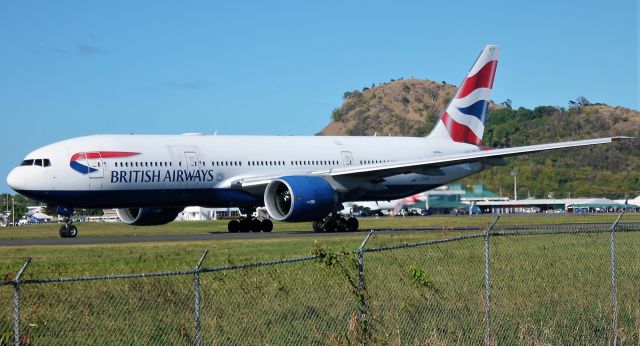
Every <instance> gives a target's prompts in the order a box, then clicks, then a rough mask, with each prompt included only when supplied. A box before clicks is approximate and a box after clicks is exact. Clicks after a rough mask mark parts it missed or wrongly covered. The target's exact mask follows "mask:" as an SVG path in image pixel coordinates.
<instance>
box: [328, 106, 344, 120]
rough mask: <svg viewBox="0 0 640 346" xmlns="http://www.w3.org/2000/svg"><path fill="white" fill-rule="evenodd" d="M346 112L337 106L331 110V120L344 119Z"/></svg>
mask: <svg viewBox="0 0 640 346" xmlns="http://www.w3.org/2000/svg"><path fill="white" fill-rule="evenodd" d="M343 115H344V114H342V111H341V110H340V108H335V109H334V110H333V111H332V112H331V120H333V121H336V122H337V121H340V120H342V117H343Z"/></svg>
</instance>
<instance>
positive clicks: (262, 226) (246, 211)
mask: <svg viewBox="0 0 640 346" xmlns="http://www.w3.org/2000/svg"><path fill="white" fill-rule="evenodd" d="M255 210H256V208H240V212H241V213H242V214H243V216H242V217H241V218H240V219H239V220H231V221H229V224H228V225H227V229H228V230H229V232H230V233H238V232H242V233H246V232H271V231H272V230H273V222H271V220H269V219H262V220H260V219H258V218H257V217H255V216H253V215H252V214H253V213H254V212H255Z"/></svg>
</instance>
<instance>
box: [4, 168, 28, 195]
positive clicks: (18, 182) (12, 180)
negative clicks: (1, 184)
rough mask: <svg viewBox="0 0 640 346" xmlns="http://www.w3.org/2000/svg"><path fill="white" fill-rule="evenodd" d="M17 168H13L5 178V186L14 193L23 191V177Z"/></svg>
mask: <svg viewBox="0 0 640 346" xmlns="http://www.w3.org/2000/svg"><path fill="white" fill-rule="evenodd" d="M21 173H22V172H19V169H18V168H14V169H13V170H12V171H11V173H9V175H8V176H7V184H8V185H9V186H10V187H11V188H12V189H14V190H15V191H18V190H24V185H25V176H24V174H21Z"/></svg>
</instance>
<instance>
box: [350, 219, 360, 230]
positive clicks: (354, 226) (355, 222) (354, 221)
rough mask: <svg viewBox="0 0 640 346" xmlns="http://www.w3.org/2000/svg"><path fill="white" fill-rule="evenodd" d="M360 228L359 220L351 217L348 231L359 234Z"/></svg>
mask: <svg viewBox="0 0 640 346" xmlns="http://www.w3.org/2000/svg"><path fill="white" fill-rule="evenodd" d="M358 227H360V223H359V222H358V219H356V218H355V217H350V218H349V219H348V220H347V229H348V231H349V232H357V231H358Z"/></svg>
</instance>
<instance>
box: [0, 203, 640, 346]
mask: <svg viewBox="0 0 640 346" xmlns="http://www.w3.org/2000/svg"><path fill="white" fill-rule="evenodd" d="M556 217H558V216H553V219H552V220H554V221H555V220H557V219H555V218H556ZM572 217H573V216H567V219H566V220H569V219H571V218H572ZM585 218H586V219H588V220H590V221H594V220H596V219H597V220H599V221H598V222H611V221H612V220H613V219H614V215H596V216H594V217H593V218H590V216H586V217H585ZM433 219H437V218H433ZM442 219H445V218H442ZM446 219H450V220H456V219H457V220H473V221H485V219H484V218H479V217H458V218H446ZM536 219H541V221H540V223H552V222H551V221H549V220H546V222H544V221H545V220H544V219H546V217H544V216H541V217H537V218H536V217H529V218H524V220H536ZM413 220H421V221H423V222H424V221H426V220H430V219H429V218H422V219H420V218H417V219H410V218H407V219H403V220H401V221H407V222H413ZM517 220H523V219H519V218H517V217H513V218H511V217H505V218H504V221H505V222H514V221H517ZM605 220H606V221H605ZM632 220H637V216H636V215H629V217H627V216H625V217H624V219H623V221H627V222H628V221H632ZM399 221H400V219H398V220H396V222H399ZM476 224H478V223H476ZM499 224H502V222H500V223H499ZM175 225H177V227H182V225H184V223H180V224H175ZM87 226H90V225H87ZM482 226H484V225H482ZM87 228H88V227H87ZM461 234H464V233H461V232H451V231H443V232H412V233H408V232H399V233H394V234H375V233H374V235H373V237H372V238H371V240H370V241H369V243H368V244H367V248H371V247H379V246H382V245H391V244H403V243H407V242H416V241H424V240H428V239H441V238H445V237H451V236H458V235H461ZM363 238H364V233H363V234H356V235H344V234H336V235H335V236H332V237H322V238H317V239H313V238H285V239H256V240H222V241H220V240H217V241H194V242H179V243H170V242H166V243H139V244H109V245H78V246H55V247H54V246H33V247H3V248H2V249H3V251H2V253H1V254H0V268H1V270H2V271H1V273H4V276H5V278H6V279H11V277H12V275H14V274H15V272H16V271H17V270H18V269H19V268H20V266H21V264H22V260H23V258H24V257H26V256H28V255H31V256H34V260H33V262H32V264H31V266H30V268H29V269H28V270H27V272H26V274H25V278H26V279H28V278H34V277H58V276H74V275H97V274H114V273H132V272H142V271H145V272H149V271H165V270H182V269H192V268H193V267H194V266H195V263H196V262H197V260H198V258H199V257H200V256H201V254H202V251H203V250H204V249H209V250H210V252H209V256H208V257H207V259H206V260H205V264H204V266H205V267H210V266H216V265H228V264H240V263H249V262H254V261H258V260H272V259H277V258H284V257H295V256H304V255H308V254H310V253H314V254H316V255H319V256H320V257H319V259H318V260H316V261H306V262H298V263H292V264H285V265H277V266H268V267H257V268H247V269H241V270H233V271H223V272H216V273H203V274H201V276H200V282H201V287H202V325H203V339H204V341H205V343H225V344H229V343H230V344H236V343H248V344H281V343H296V342H297V343H308V344H351V343H361V342H365V343H367V344H416V343H418V344H439V345H440V344H458V343H462V344H478V343H481V342H482V340H483V337H484V334H483V333H484V320H483V318H484V317H483V315H484V304H483V302H484V297H483V292H484V286H483V285H484V257H483V240H482V239H481V238H480V239H469V240H462V241H457V242H452V243H443V244H438V245H430V246H422V247H413V248H408V249H399V250H392V251H385V252H368V253H365V261H364V267H365V274H366V286H367V289H366V290H365V291H361V290H359V289H357V284H356V283H357V277H358V275H357V271H356V266H355V258H354V256H353V255H351V254H350V253H349V251H351V250H354V249H355V248H357V246H358V245H359V244H360V242H361V241H362V239H363ZM616 242H617V249H618V251H617V256H618V258H617V260H618V274H619V279H618V287H619V288H618V300H619V321H620V324H619V341H620V342H621V343H622V344H624V343H635V342H637V340H639V339H638V338H640V334H639V333H638V330H640V329H639V328H640V320H639V319H638V318H637V316H640V300H638V288H637V282H638V281H639V280H640V267H638V266H637V263H640V253H639V252H638V251H636V250H637V248H638V246H640V233H621V234H617V235H616ZM491 266H492V287H493V290H492V301H493V305H492V321H493V324H492V331H493V333H492V334H493V339H494V340H495V342H496V343H498V344H514V343H525V344H575V343H578V344H603V343H606V342H607V340H608V339H609V326H610V318H611V313H610V311H611V310H610V306H609V302H610V294H609V285H610V283H609V280H610V272H609V243H608V234H583V235H557V236H551V235H549V236H518V237H494V238H491ZM192 289H193V277H192V276H190V275H186V276H173V277H161V278H144V279H128V280H109V281H100V282H95V281H94V282H73V283H54V284H37V285H27V286H23V287H22V288H21V299H22V301H23V302H24V305H23V307H22V310H21V311H22V316H23V318H22V321H23V324H22V326H23V331H24V335H25V338H27V339H28V340H29V341H30V342H32V343H36V344H64V343H68V342H69V341H70V340H73V341H79V340H82V342H83V343H88V344H89V343H91V344H147V343H172V344H175V343H191V342H192V340H193V338H194V332H193V291H192ZM361 298H364V299H365V303H366V312H367V315H366V317H365V322H366V324H365V325H364V326H365V328H363V327H362V326H363V325H362V324H358V310H359V307H360V304H361V301H360V299H361ZM10 299H11V287H0V306H1V307H3V308H0V309H2V310H0V340H2V338H3V335H4V337H6V335H10V333H9V334H7V333H8V331H9V330H10V327H11V319H10V316H11V315H10V309H11V304H10ZM5 340H7V339H5ZM0 343H1V342H0Z"/></svg>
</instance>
